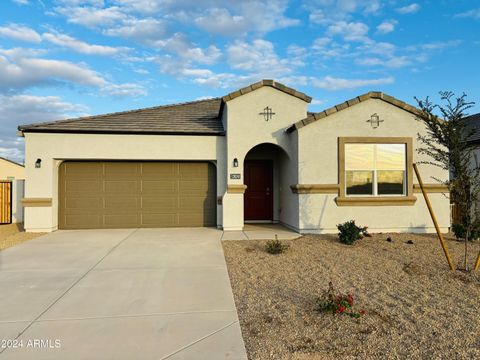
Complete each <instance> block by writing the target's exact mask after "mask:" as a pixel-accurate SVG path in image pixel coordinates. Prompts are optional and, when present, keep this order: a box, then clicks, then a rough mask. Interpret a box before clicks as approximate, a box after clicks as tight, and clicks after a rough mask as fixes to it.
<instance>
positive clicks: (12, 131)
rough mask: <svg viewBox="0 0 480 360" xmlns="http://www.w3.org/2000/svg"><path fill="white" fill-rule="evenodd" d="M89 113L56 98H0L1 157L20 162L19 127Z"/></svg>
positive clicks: (21, 160) (21, 148)
mask: <svg viewBox="0 0 480 360" xmlns="http://www.w3.org/2000/svg"><path fill="white" fill-rule="evenodd" d="M87 110H88V109H87V108H86V107H85V106H83V105H79V104H72V103H69V102H66V101H64V100H62V99H61V98H60V97H58V96H35V95H26V94H17V95H12V96H6V95H0V156H3V157H7V158H9V159H12V160H15V161H19V162H23V159H24V142H23V139H22V138H18V137H17V136H16V132H17V127H18V125H23V124H29V123H33V122H42V121H50V120H58V119H62V118H67V117H73V116H80V115H84V114H85V112H86V111H87Z"/></svg>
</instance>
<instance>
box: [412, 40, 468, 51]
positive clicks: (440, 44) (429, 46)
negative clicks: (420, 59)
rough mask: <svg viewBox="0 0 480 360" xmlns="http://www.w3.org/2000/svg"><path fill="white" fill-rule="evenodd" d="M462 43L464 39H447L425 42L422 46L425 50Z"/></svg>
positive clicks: (440, 48) (441, 48) (444, 47)
mask: <svg viewBox="0 0 480 360" xmlns="http://www.w3.org/2000/svg"><path fill="white" fill-rule="evenodd" d="M461 43H462V40H447V41H437V42H432V43H428V44H423V45H421V46H420V47H421V48H422V49H423V50H443V49H446V48H450V47H455V46H458V45H460V44H461Z"/></svg>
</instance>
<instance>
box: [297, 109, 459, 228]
mask: <svg viewBox="0 0 480 360" xmlns="http://www.w3.org/2000/svg"><path fill="white" fill-rule="evenodd" d="M373 113H377V114H378V115H379V116H380V118H381V119H382V120H384V121H383V122H382V123H380V126H379V127H378V128H376V129H374V128H372V126H371V124H370V123H369V122H367V120H368V119H370V115H372V114H373ZM424 132H425V127H424V125H423V124H422V123H421V122H419V121H417V120H416V119H415V116H414V115H412V114H411V113H408V112H406V111H404V110H402V109H400V108H397V107H395V106H393V105H390V104H387V103H386V102H384V101H382V100H378V99H370V100H367V101H364V102H361V103H359V104H357V105H354V106H352V107H350V108H347V109H345V110H343V111H340V112H338V113H334V114H332V115H330V116H328V117H326V118H323V119H321V120H319V121H316V122H314V123H312V124H310V125H307V126H305V127H303V128H300V129H299V130H298V138H299V140H298V141H299V155H298V156H299V178H298V182H299V184H338V181H339V179H338V173H339V170H338V138H339V137H410V138H412V139H413V148H414V149H413V161H414V162H415V163H418V162H420V161H422V160H427V158H425V157H423V156H420V155H419V154H418V153H417V151H416V149H417V148H418V145H419V144H418V141H417V134H418V133H424ZM419 169H420V172H421V174H422V177H423V181H424V183H436V182H435V181H434V180H433V179H432V177H437V178H440V179H447V178H448V172H446V171H442V170H441V169H439V168H437V167H433V166H428V165H423V164H419ZM413 182H414V184H416V183H417V180H416V178H415V176H414V181H413ZM429 195H430V199H431V202H432V205H433V207H434V210H435V213H436V216H437V219H438V221H439V223H440V226H441V227H442V229H443V230H444V231H446V230H447V228H448V227H449V223H450V207H449V200H448V199H447V198H446V197H445V196H444V195H443V194H439V193H436V194H429ZM414 196H416V197H417V201H416V203H415V204H414V205H413V206H337V204H336V203H335V201H334V199H335V198H336V197H337V195H335V194H299V195H298V197H299V204H300V205H299V208H300V221H299V229H298V230H300V231H302V232H325V233H329V232H337V229H336V225H337V224H339V223H342V222H344V221H347V220H351V219H355V220H356V221H357V222H358V223H359V224H365V225H368V226H369V227H370V229H371V231H375V232H379V231H417V232H433V231H434V228H433V224H432V220H431V218H430V215H429V213H428V211H427V208H426V206H425V204H424V199H423V198H422V195H421V194H420V193H415V194H414Z"/></svg>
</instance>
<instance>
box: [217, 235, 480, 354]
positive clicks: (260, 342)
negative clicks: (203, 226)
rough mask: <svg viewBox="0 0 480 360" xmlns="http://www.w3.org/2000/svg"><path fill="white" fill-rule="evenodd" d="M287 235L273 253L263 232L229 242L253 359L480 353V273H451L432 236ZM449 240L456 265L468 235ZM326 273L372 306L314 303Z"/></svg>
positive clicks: (479, 246) (478, 246)
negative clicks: (337, 307)
mask: <svg viewBox="0 0 480 360" xmlns="http://www.w3.org/2000/svg"><path fill="white" fill-rule="evenodd" d="M388 237H390V238H391V240H392V241H391V242H388V241H386V239H387V238H388ZM408 240H412V241H413V244H408V243H407V241H408ZM283 243H284V244H289V245H290V247H289V249H288V250H287V251H286V252H285V253H283V254H279V255H269V254H267V253H266V252H265V250H264V244H265V241H260V240H259V241H254V240H247V241H245V240H244V241H224V242H223V247H224V251H225V257H226V261H227V265H228V270H229V274H230V279H231V283H232V287H233V292H234V296H235V302H236V305H237V309H238V314H239V318H240V324H241V328H242V333H243V337H244V340H245V345H246V348H247V352H248V355H249V359H251V360H262V359H297V360H300V359H304V360H307V359H358V358H361V359H366V358H368V359H404V358H409V359H434V358H438V359H440V358H442V359H475V358H476V359H479V358H480V337H479V336H478V332H479V331H480V315H479V313H478V306H479V305H480V274H479V273H477V274H474V273H464V272H462V271H456V272H455V273H452V272H451V271H450V270H449V269H448V265H447V263H446V260H445V258H444V255H443V252H442V250H441V247H440V245H439V242H438V239H437V238H436V236H434V235H420V234H375V235H373V237H371V238H365V239H363V240H360V241H358V242H357V243H355V244H354V245H352V246H348V245H343V244H340V243H339V242H338V240H337V237H336V236H334V235H318V236H314V235H309V236H305V237H301V238H299V239H296V240H290V241H283ZM447 245H448V247H449V250H450V253H451V256H452V258H453V261H454V264H456V265H460V264H461V261H462V258H463V246H464V245H463V243H461V242H457V241H455V240H454V239H452V238H447ZM479 250H480V242H479V241H477V242H474V243H473V244H472V243H470V258H469V264H470V266H471V265H473V263H474V260H475V258H476V255H477V253H478V251H479ZM330 281H332V282H333V284H334V286H335V288H336V289H338V290H339V291H340V292H342V293H345V294H346V293H351V294H352V295H353V297H354V302H355V303H354V308H355V309H356V310H358V311H360V310H365V311H366V314H365V315H364V316H362V317H361V318H359V319H355V318H351V317H348V316H345V315H332V314H325V313H318V312H317V311H316V300H317V298H318V297H319V296H321V295H322V294H323V293H324V291H325V290H326V289H327V288H328V283H329V282H330Z"/></svg>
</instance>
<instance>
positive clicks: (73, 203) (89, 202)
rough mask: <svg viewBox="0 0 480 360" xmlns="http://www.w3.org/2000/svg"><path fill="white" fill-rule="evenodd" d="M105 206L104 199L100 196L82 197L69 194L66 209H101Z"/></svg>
mask: <svg viewBox="0 0 480 360" xmlns="http://www.w3.org/2000/svg"><path fill="white" fill-rule="evenodd" d="M102 207H103V201H102V199H101V198H99V197H97V196H96V197H91V196H87V197H85V196H82V197H75V196H69V197H68V198H66V200H65V209H66V210H72V209H80V210H86V211H89V209H92V210H100V209H101V208H102Z"/></svg>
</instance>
